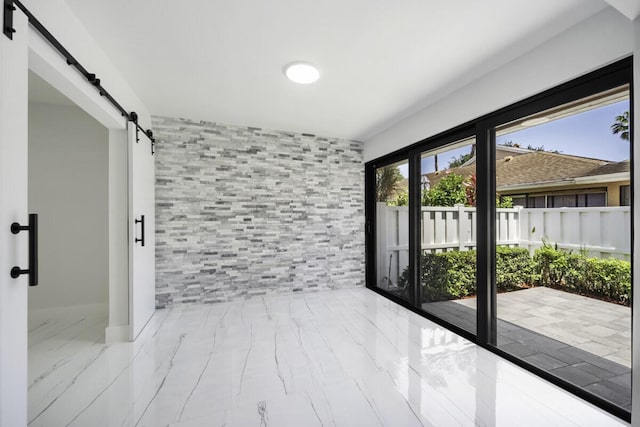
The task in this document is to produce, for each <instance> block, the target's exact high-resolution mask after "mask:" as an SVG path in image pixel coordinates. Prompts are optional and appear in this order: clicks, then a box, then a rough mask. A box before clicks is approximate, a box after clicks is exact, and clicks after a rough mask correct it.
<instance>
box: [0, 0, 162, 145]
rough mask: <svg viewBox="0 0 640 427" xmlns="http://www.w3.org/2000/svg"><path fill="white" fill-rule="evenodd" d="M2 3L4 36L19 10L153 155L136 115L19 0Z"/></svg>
mask: <svg viewBox="0 0 640 427" xmlns="http://www.w3.org/2000/svg"><path fill="white" fill-rule="evenodd" d="M3 1H4V8H3V11H2V13H3V32H4V35H5V36H7V37H8V38H9V39H11V40H13V33H15V32H16V30H15V29H14V28H13V12H14V11H15V10H16V8H18V9H20V11H21V12H23V13H24V14H25V15H26V16H27V19H28V20H29V24H31V26H32V27H33V28H34V29H35V30H36V31H37V32H39V33H40V34H41V35H42V37H44V38H45V40H47V41H48V42H49V43H50V44H51V46H53V48H54V49H55V50H57V51H58V53H60V55H62V56H63V57H64V59H65V60H66V61H67V65H69V66H71V67H74V68H75V69H76V71H78V72H79V73H80V74H82V76H83V77H84V78H85V79H86V80H87V82H89V84H90V85H92V86H94V87H95V88H96V90H97V91H98V93H99V94H100V96H104V97H105V98H106V99H107V101H109V102H110V103H111V105H113V106H114V107H115V108H116V109H117V110H118V111H119V112H120V114H121V115H122V117H126V118H127V120H129V121H132V122H133V123H135V125H136V129H137V130H140V131H142V133H144V135H145V136H146V137H147V138H149V141H151V154H154V151H155V150H154V145H155V139H154V138H153V133H152V132H151V130H149V129H147V130H146V131H145V130H144V129H143V128H142V127H141V126H140V125H139V124H138V115H137V114H136V115H135V119H134V117H133V114H135V113H133V112H132V113H129V112H127V110H125V109H124V107H122V105H120V103H118V101H116V100H115V98H114V97H113V96H111V94H110V93H109V92H108V91H107V90H106V89H105V88H104V87H103V86H102V83H101V81H100V79H99V78H98V77H97V76H96V75H95V73H90V72H89V71H87V69H86V68H84V67H83V66H82V65H81V64H80V63H79V62H78V60H77V59H76V58H74V57H73V55H71V53H70V52H69V51H68V50H67V49H65V47H64V46H63V45H62V44H61V43H60V42H59V41H58V39H56V38H55V37H54V36H53V34H51V33H50V32H49V30H47V29H46V28H45V26H44V25H42V23H41V22H40V21H39V20H38V19H37V18H36V17H35V16H33V14H32V13H31V12H30V11H29V9H27V8H26V6H25V5H23V4H22V3H21V2H20V1H19V0H3Z"/></svg>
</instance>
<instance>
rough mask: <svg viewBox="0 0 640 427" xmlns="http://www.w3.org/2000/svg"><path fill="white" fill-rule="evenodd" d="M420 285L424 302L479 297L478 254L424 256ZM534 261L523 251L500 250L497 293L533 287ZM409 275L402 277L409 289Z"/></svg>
mask: <svg viewBox="0 0 640 427" xmlns="http://www.w3.org/2000/svg"><path fill="white" fill-rule="evenodd" d="M421 264H422V265H421V271H420V276H421V277H420V282H421V283H422V300H423V301H424V302H434V301H446V300H451V299H458V298H463V297H466V296H473V295H475V293H476V275H477V272H476V251H475V250H471V251H464V252H459V251H455V252H443V253H435V254H433V253H424V254H423V255H422V260H421ZM532 273H533V268H532V266H531V257H530V256H529V252H528V251H527V250H526V249H524V248H508V247H499V248H498V250H497V252H496V281H497V286H498V291H512V290H515V289H520V288H521V287H522V286H526V285H528V284H529V283H531V278H532ZM407 279H408V271H407V270H405V271H404V272H403V274H402V276H401V277H400V280H399V285H400V287H406V285H407V283H408V281H407Z"/></svg>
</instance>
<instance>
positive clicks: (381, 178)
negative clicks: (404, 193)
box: [376, 166, 402, 202]
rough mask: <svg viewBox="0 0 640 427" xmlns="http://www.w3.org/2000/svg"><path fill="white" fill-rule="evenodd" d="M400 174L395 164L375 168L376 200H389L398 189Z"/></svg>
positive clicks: (400, 179)
mask: <svg viewBox="0 0 640 427" xmlns="http://www.w3.org/2000/svg"><path fill="white" fill-rule="evenodd" d="M400 181H402V174H400V171H399V170H398V168H397V167H395V166H387V167H384V168H379V169H377V170H376V200H377V201H378V202H386V201H388V200H391V199H392V198H393V196H394V195H395V193H396V192H397V191H398V190H399V189H400V185H399V184H400Z"/></svg>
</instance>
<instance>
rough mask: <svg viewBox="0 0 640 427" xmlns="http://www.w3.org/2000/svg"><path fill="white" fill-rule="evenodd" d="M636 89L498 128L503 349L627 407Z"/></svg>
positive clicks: (498, 275) (623, 89)
mask: <svg viewBox="0 0 640 427" xmlns="http://www.w3.org/2000/svg"><path fill="white" fill-rule="evenodd" d="M629 108H630V106H629V90H628V87H626V86H625V87H621V88H618V89H614V90H611V91H607V92H605V93H601V94H598V95H595V96H591V97H589V98H586V99H582V100H579V101H576V102H572V103H571V104H568V105H562V106H559V107H556V108H553V109H551V110H548V111H544V112H541V113H538V114H536V115H534V116H530V117H523V118H521V119H519V120H517V121H514V122H511V123H508V124H506V125H504V126H501V127H498V128H497V129H496V146H495V150H496V165H495V171H496V176H495V178H496V193H497V194H496V208H497V209H496V220H497V221H496V271H495V273H496V285H497V290H498V295H497V316H498V320H497V327H498V329H497V333H498V334H497V346H498V348H500V349H501V350H504V351H506V352H508V353H511V354H513V355H515V356H517V357H519V358H521V359H522V360H524V361H526V362H527V363H530V364H532V365H535V366H536V367H538V368H540V369H543V370H545V371H547V372H549V373H551V374H553V375H555V376H557V377H559V378H561V379H563V380H566V381H568V382H570V383H572V384H574V385H576V386H578V387H581V388H583V389H584V390H586V391H588V392H590V393H593V394H595V395H597V396H599V397H601V398H603V399H605V400H608V401H610V402H611V403H613V404H615V405H617V406H620V407H622V408H625V409H627V410H630V409H631V308H630V304H631V299H630V297H631V264H630V260H631V212H630V208H629V206H628V205H627V206H625V204H626V203H625V201H626V200H625V197H624V195H625V191H628V190H627V189H629V188H630V174H629V171H630V157H631V156H630V143H629V123H630V120H629V111H630V110H629Z"/></svg>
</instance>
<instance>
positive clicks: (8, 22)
mask: <svg viewBox="0 0 640 427" xmlns="http://www.w3.org/2000/svg"><path fill="white" fill-rule="evenodd" d="M14 10H16V7H15V6H14V5H13V0H4V8H3V9H2V12H3V25H2V31H3V32H4V35H5V36H7V37H9V38H10V39H11V40H13V33H15V32H16V30H15V29H14V28H13V11H14Z"/></svg>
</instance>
